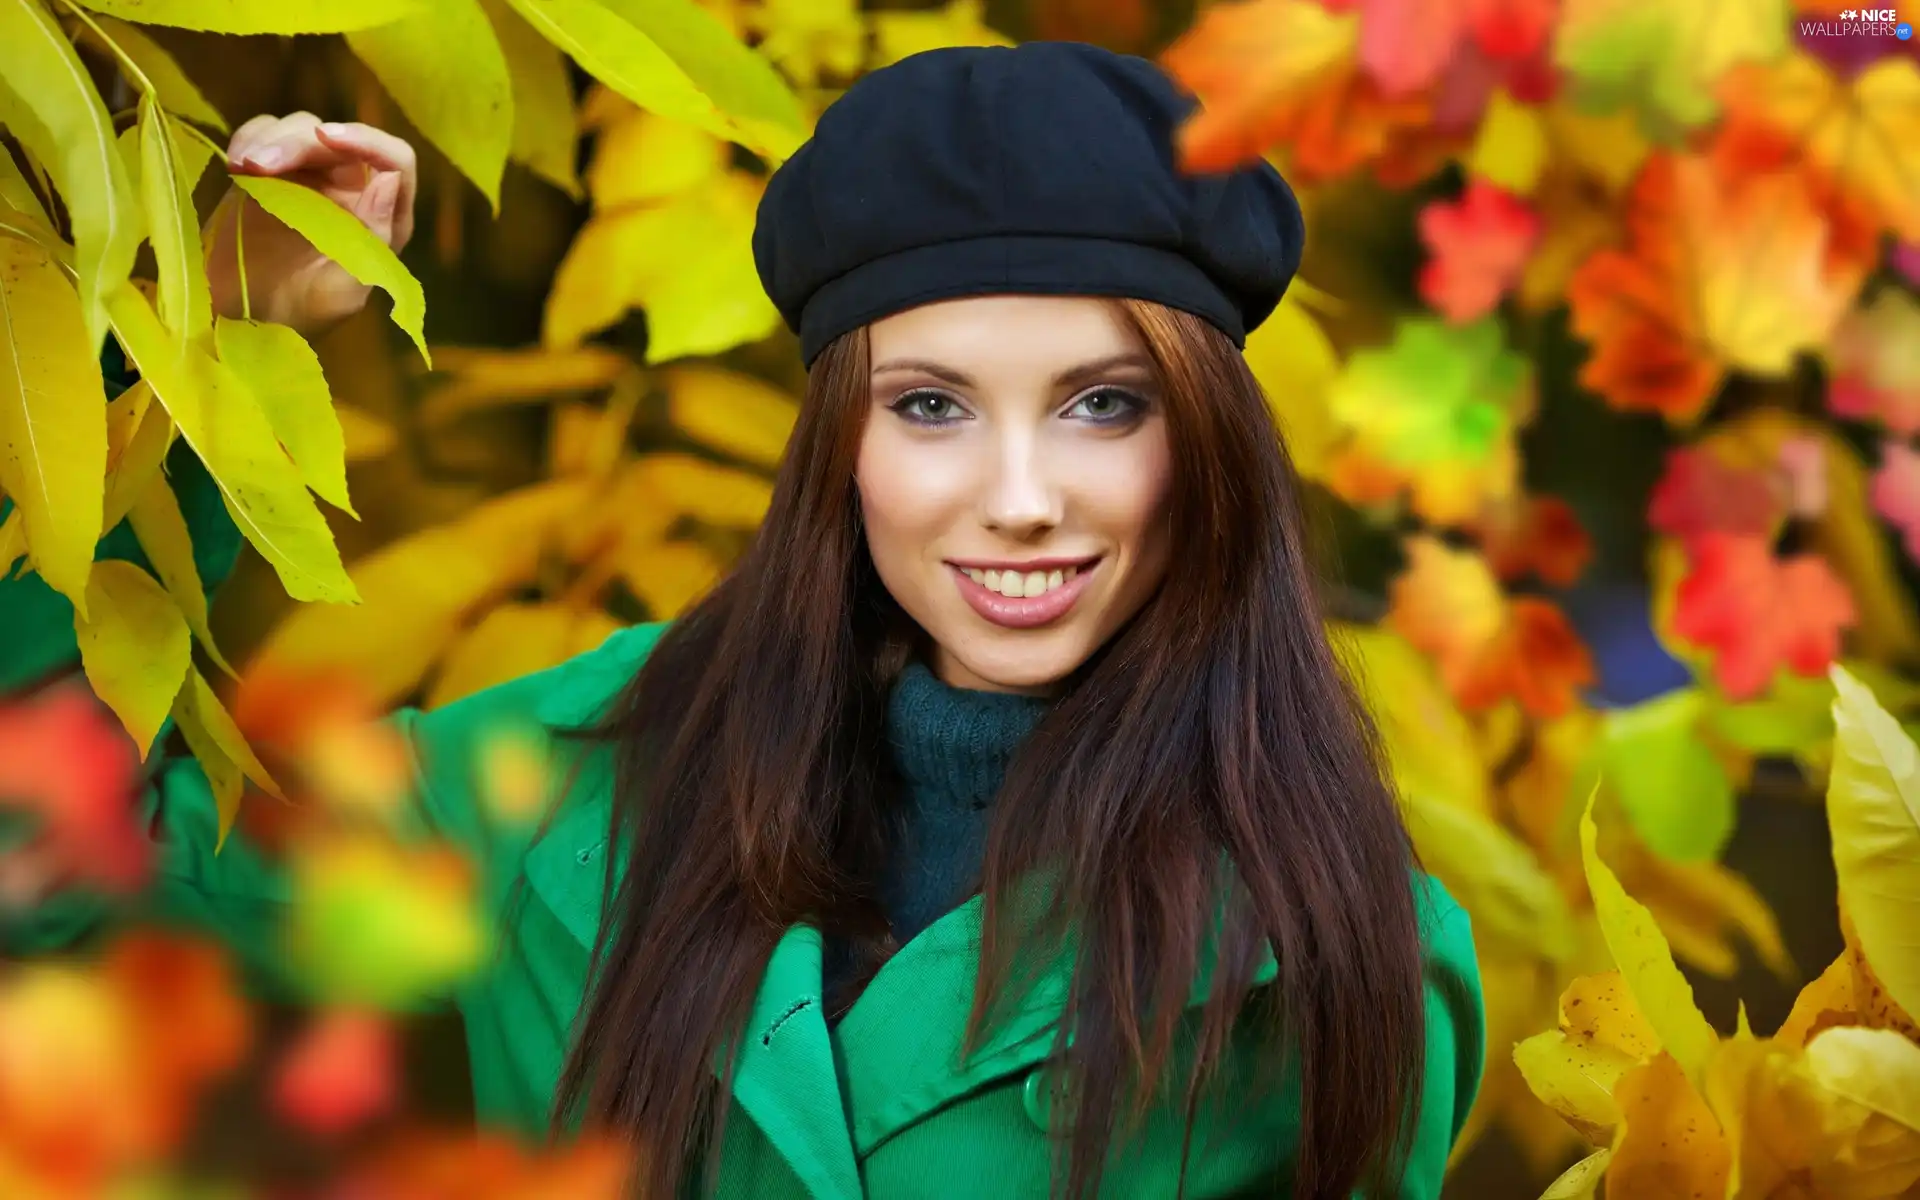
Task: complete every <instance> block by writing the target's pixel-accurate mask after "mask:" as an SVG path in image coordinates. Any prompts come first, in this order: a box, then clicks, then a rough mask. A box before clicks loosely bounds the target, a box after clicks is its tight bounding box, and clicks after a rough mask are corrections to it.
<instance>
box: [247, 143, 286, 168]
mask: <svg viewBox="0 0 1920 1200" xmlns="http://www.w3.org/2000/svg"><path fill="white" fill-rule="evenodd" d="M247 161H248V162H250V163H252V164H253V165H254V166H256V167H267V168H273V167H277V166H279V165H280V164H281V163H283V162H285V161H287V152H286V151H285V150H282V149H281V148H280V147H278V146H265V147H262V148H261V149H259V150H255V151H253V152H252V153H250V154H248V155H247Z"/></svg>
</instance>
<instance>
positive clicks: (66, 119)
mask: <svg viewBox="0 0 1920 1200" xmlns="http://www.w3.org/2000/svg"><path fill="white" fill-rule="evenodd" d="M0 46H5V47H6V48H7V52H6V53H5V54H4V55H0V88H10V89H12V91H13V93H14V95H15V96H16V97H17V98H18V99H19V101H20V103H21V104H23V105H24V106H25V108H26V111H27V112H28V113H29V114H30V115H31V117H32V120H30V121H25V122H21V123H20V124H19V125H18V127H16V128H13V129H11V130H10V132H11V133H13V135H14V136H15V137H17V138H19V139H20V142H21V144H23V145H24V146H26V148H27V149H28V150H29V151H30V152H31V153H32V154H33V157H34V158H35V159H36V160H38V161H39V163H40V165H41V166H43V167H45V168H46V169H47V172H48V174H50V175H51V176H52V177H53V182H54V184H55V186H57V187H58V188H59V189H60V196H61V199H63V200H64V201H66V204H67V212H68V214H69V216H70V217H71V218H72V228H73V241H74V246H75V248H76V254H75V258H76V260H77V269H78V274H79V277H80V302H81V311H82V312H83V313H84V314H85V317H84V326H85V330H86V335H85V340H84V341H83V342H82V345H83V346H89V347H93V348H94V349H92V350H89V351H88V352H87V353H88V354H89V355H90V356H92V355H94V354H97V353H98V347H99V346H100V345H101V344H102V343H103V342H104V341H105V339H106V334H107V314H106V300H107V294H108V293H109V292H111V291H112V290H113V289H114V288H115V287H118V286H119V285H120V284H121V283H124V282H125V281H126V278H127V276H128V274H130V273H131V272H132V270H133V258H134V252H135V251H136V250H138V249H139V246H140V238H141V236H142V230H141V228H140V215H139V211H138V209H137V207H136V206H135V204H134V198H133V188H132V186H131V185H130V184H129V183H128V181H127V172H126V168H125V166H124V165H123V164H122V163H121V161H120V156H119V154H117V153H116V152H115V149H114V135H113V121H112V119H111V118H110V117H108V115H107V107H106V105H105V104H103V103H101V100H100V93H99V92H98V91H97V90H95V88H94V86H93V78H92V76H90V75H88V74H87V69H86V67H85V66H83V65H82V64H81V62H80V56H79V55H77V54H75V53H74V50H73V46H72V44H71V43H69V42H68V41H67V39H66V35H64V34H62V33H61V32H60V27H59V26H58V25H57V24H55V23H54V20H53V18H52V17H51V16H50V15H49V14H48V13H47V10H46V9H45V8H43V7H42V6H41V5H40V3H39V2H38V0H0ZM29 541H31V539H29Z"/></svg>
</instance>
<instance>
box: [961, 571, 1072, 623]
mask: <svg viewBox="0 0 1920 1200" xmlns="http://www.w3.org/2000/svg"><path fill="white" fill-rule="evenodd" d="M1099 565H1100V561H1099V560H1098V559H1096V560H1094V561H1093V562H1091V563H1088V564H1087V565H1086V566H1084V567H1081V568H1080V571H1079V573H1078V574H1077V575H1075V576H1074V577H1073V578H1072V579H1069V580H1067V581H1066V582H1065V583H1063V584H1061V585H1060V586H1059V587H1057V588H1054V589H1053V590H1052V591H1050V592H1045V593H1043V594H1041V595H1038V596H1025V597H1022V598H1020V599H1017V600H1016V599H1014V598H1013V597H1010V596H1003V595H1001V594H1000V593H999V592H995V591H990V590H989V589H988V588H987V587H985V586H984V585H982V584H978V583H975V582H974V581H973V577H972V576H970V575H968V574H967V573H966V572H965V571H962V570H961V569H960V568H959V567H953V566H951V565H950V569H951V570H952V571H953V578H954V582H955V584H956V585H957V586H958V587H959V588H960V594H961V595H962V596H965V597H966V598H967V603H968V604H971V605H972V606H973V611H975V612H977V613H979V614H980V615H981V616H982V617H985V618H986V619H987V620H989V621H992V622H993V623H994V624H995V625H1001V626H1004V627H1006V628H1008V629H1034V628H1038V627H1039V626H1041V625H1045V624H1048V623H1049V622H1052V621H1057V620H1059V619H1060V618H1061V617H1063V616H1065V615H1066V614H1067V612H1068V610H1070V609H1072V608H1073V606H1074V603H1075V602H1076V601H1078V600H1079V599H1080V593H1081V592H1083V591H1085V590H1086V587H1087V578H1088V576H1090V575H1092V574H1093V572H1094V571H1095V570H1096V569H1097V568H1098V567H1099Z"/></svg>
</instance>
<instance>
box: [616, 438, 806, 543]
mask: <svg viewBox="0 0 1920 1200" xmlns="http://www.w3.org/2000/svg"><path fill="white" fill-rule="evenodd" d="M627 474H628V475H629V476H631V477H632V478H633V479H634V480H635V481H637V482H639V483H641V484H642V485H643V486H644V487H645V488H646V490H647V491H648V493H649V494H651V495H653V496H657V497H659V499H660V503H661V504H662V505H664V506H665V508H666V511H667V512H668V513H669V514H670V515H675V516H677V515H681V514H684V515H686V516H689V517H692V518H693V519H694V520H696V521H701V522H704V523H705V524H708V525H714V526H718V527H720V528H724V529H753V528H756V527H757V526H758V525H759V524H760V522H761V521H762V520H763V519H764V518H765V517H766V515H767V506H768V505H769V504H771V503H772V502H773V485H772V484H770V483H768V482H767V481H766V480H765V479H762V478H761V477H760V476H758V475H750V474H748V473H747V472H745V471H736V470H734V469H732V468H731V467H720V466H715V465H714V464H712V463H710V462H706V461H704V460H702V459H698V458H694V457H692V456H691V455H687V454H649V455H648V456H647V457H645V458H642V459H639V460H638V461H636V462H634V463H633V464H632V465H631V466H630V467H628V468H627ZM634 515H635V514H633V513H632V512H628V513H627V514H625V515H624V516H623V518H622V519H624V520H633V519H634Z"/></svg>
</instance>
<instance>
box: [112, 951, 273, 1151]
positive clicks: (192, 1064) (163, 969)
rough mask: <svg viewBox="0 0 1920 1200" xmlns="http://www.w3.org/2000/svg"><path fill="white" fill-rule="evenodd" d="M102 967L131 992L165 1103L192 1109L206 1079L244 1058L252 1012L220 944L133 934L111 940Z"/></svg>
mask: <svg viewBox="0 0 1920 1200" xmlns="http://www.w3.org/2000/svg"><path fill="white" fill-rule="evenodd" d="M101 973H102V975H103V977H104V978H105V979H106V980H107V982H108V983H110V984H111V985H112V986H113V988H114V989H115V990H116V991H118V992H119V993H120V994H121V995H122V996H123V997H124V998H125V1002H126V1006H127V1011H128V1012H129V1013H130V1014H131V1015H132V1018H133V1022H134V1027H135V1030H136V1031H137V1033H138V1035H139V1044H140V1054H141V1057H142V1058H143V1059H144V1060H145V1062H146V1064H147V1067H148V1069H149V1071H150V1073H151V1078H152V1081H153V1084H154V1086H155V1087H156V1088H159V1089H160V1090H161V1091H162V1092H163V1093H165V1094H167V1096H169V1097H170V1098H171V1102H170V1103H167V1104H165V1105H164V1106H163V1107H164V1108H165V1109H166V1110H167V1111H169V1112H172V1113H176V1114H178V1115H179V1116H180V1117H182V1118H184V1117H186V1116H187V1115H189V1114H190V1113H191V1111H192V1107H193V1100H194V1098H195V1096H196V1094H197V1093H198V1091H199V1090H200V1089H201V1088H202V1087H204V1086H205V1085H207V1084H209V1083H211V1082H213V1081H214V1080H217V1079H218V1078H220V1077H221V1076H223V1075H225V1074H227V1073H228V1072H229V1071H232V1070H234V1069H236V1068H237V1067H239V1066H240V1065H241V1064H242V1063H243V1062H244V1061H245V1060H246V1055H247V1050H248V1047H249V1046H250V1045H251V1044H252V1041H253V1015H252V1012H251V1010H250V1009H249V1008H248V1007H247V1003H246V1001H245V1000H244V999H243V998H242V996H241V994H240V989H239V983H238V980H237V979H236V978H235V977H234V974H233V971H232V969H231V967H230V965H229V962H228V959H227V954H226V952H225V951H224V950H223V949H222V948H221V947H220V946H219V945H218V944H216V943H213V942H208V941H202V940H198V939H194V938H188V937H180V936H177V935H170V934H162V933H140V934H135V935H131V936H127V937H123V938H121V939H120V940H118V941H116V942H115V943H114V944H113V947H112V949H111V950H109V951H108V953H107V956H106V960H105V961H104V962H103V963H102V965H101ZM178 1132H180V1130H178V1129H175V1130H172V1131H170V1133H174V1134H177V1133H178Z"/></svg>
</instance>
